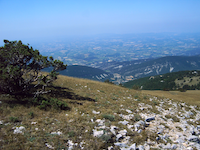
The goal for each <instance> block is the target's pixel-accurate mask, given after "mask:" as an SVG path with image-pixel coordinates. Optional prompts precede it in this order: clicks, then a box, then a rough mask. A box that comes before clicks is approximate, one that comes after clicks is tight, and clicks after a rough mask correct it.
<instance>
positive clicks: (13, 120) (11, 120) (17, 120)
mask: <svg viewBox="0 0 200 150" xmlns="http://www.w3.org/2000/svg"><path fill="white" fill-rule="evenodd" d="M9 120H10V122H13V123H16V122H20V120H19V118H18V117H13V116H11V117H10V118H9Z"/></svg>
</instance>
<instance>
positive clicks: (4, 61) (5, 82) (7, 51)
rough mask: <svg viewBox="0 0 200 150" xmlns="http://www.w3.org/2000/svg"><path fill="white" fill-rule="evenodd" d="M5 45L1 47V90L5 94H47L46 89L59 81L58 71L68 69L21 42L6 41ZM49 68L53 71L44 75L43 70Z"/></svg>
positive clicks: (59, 62)
mask: <svg viewBox="0 0 200 150" xmlns="http://www.w3.org/2000/svg"><path fill="white" fill-rule="evenodd" d="M4 43H5V44H4V46H3V47H0V90H1V91H2V92H4V93H8V94H10V95H22V94H25V93H27V92H29V91H32V92H33V93H32V94H34V96H38V95H39V94H41V93H46V92H47V91H45V87H46V86H48V85H49V84H50V83H52V82H53V81H54V80H56V79H57V75H58V73H57V72H56V71H59V70H64V69H66V66H67V65H64V64H63V62H62V61H59V60H54V59H53V57H49V58H48V57H46V56H42V55H41V54H40V53H39V51H38V50H34V49H33V48H32V47H29V45H25V44H23V43H22V42H21V41H8V40H4ZM47 67H53V69H52V71H51V72H50V73H48V74H45V75H44V74H42V73H41V70H42V69H44V68H47ZM33 83H34V84H33ZM36 87H37V88H36ZM38 87H40V88H38Z"/></svg>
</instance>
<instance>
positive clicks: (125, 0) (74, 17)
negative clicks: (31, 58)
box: [0, 0, 200, 45]
mask: <svg viewBox="0 0 200 150" xmlns="http://www.w3.org/2000/svg"><path fill="white" fill-rule="evenodd" d="M199 6H200V0H98V1H97V0H57V1H56V0H33V1H31V0H0V8H1V9H0V14H1V17H0V45H2V41H3V39H8V40H23V39H43V38H57V37H65V36H67V37H70V36H84V35H95V34H106V33H114V34H127V33H149V32H200V9H199Z"/></svg>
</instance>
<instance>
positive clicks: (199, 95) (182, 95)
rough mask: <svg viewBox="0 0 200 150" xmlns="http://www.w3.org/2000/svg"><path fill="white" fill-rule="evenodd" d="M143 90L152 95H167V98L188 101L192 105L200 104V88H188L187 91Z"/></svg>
mask: <svg viewBox="0 0 200 150" xmlns="http://www.w3.org/2000/svg"><path fill="white" fill-rule="evenodd" d="M141 92H142V93H144V94H150V95H155V96H159V97H166V98H170V99H174V100H178V101H182V102H186V103H188V104H190V105H198V106H200V91H199V90H187V91H186V92H179V91H159V90H155V91H150V90H142V91H141Z"/></svg>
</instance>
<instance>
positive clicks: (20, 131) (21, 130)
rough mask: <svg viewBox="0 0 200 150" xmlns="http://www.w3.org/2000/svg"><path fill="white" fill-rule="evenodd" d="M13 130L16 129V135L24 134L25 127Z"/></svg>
mask: <svg viewBox="0 0 200 150" xmlns="http://www.w3.org/2000/svg"><path fill="white" fill-rule="evenodd" d="M12 129H14V134H18V133H20V134H23V131H24V130H25V127H23V126H20V127H13V128H12Z"/></svg>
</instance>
